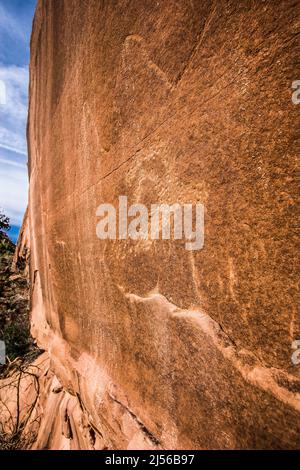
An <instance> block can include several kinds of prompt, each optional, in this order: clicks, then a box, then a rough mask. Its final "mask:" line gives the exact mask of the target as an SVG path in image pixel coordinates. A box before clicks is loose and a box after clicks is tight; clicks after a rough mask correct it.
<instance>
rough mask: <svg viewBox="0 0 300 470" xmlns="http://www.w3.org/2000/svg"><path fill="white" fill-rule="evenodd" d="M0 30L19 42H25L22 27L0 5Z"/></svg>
mask: <svg viewBox="0 0 300 470" xmlns="http://www.w3.org/2000/svg"><path fill="white" fill-rule="evenodd" d="M0 28H1V29H2V31H4V32H5V33H6V34H7V35H9V36H13V37H15V38H17V39H19V40H22V41H25V40H26V33H25V31H24V27H23V26H22V24H20V22H19V21H17V19H16V18H15V17H14V16H12V15H11V14H10V13H9V12H8V11H7V10H6V9H5V8H4V7H3V5H1V3H0Z"/></svg>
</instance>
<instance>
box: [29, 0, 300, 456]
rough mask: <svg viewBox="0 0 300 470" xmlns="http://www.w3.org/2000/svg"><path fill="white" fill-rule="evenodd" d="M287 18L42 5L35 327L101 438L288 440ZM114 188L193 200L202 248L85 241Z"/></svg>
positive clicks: (137, 443) (271, 9) (296, 386)
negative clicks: (201, 222) (199, 208)
mask: <svg viewBox="0 0 300 470" xmlns="http://www.w3.org/2000/svg"><path fill="white" fill-rule="evenodd" d="M299 17H300V4H299V2H298V1H294V0H286V1H285V0H281V1H279V0H266V1H261V0H251V1H250V0H242V1H239V2H237V1H236V0H231V1H230V0H224V1H222V2H219V1H215V2H214V1H208V0H203V1H200V0H199V1H197V0H194V1H187V0H176V1H175V0H170V1H160V2H153V1H152V0H151V1H150V0H149V1H148V0H146V1H138V0H132V1H130V2H127V1H114V2H112V1H99V0H88V1H87V0H86V1H82V0H72V1H69V0H59V1H58V0H44V1H39V2H38V6H37V11H36V16H35V20H34V25H33V35H32V43H31V67H30V69H31V81H30V115H29V125H28V136H29V149H30V204H29V218H30V243H31V278H32V332H33V334H34V336H35V337H36V338H37V340H38V342H39V344H40V345H41V347H42V348H44V349H46V350H47V351H48V354H49V356H50V359H51V368H52V370H53V371H54V373H55V374H56V376H57V377H58V379H59V381H60V383H61V384H62V385H63V387H64V389H66V390H68V391H69V392H70V393H72V394H73V395H74V396H77V400H78V403H81V406H82V407H83V408H84V409H85V410H87V416H88V420H89V426H91V427H92V428H93V429H94V430H96V431H95V432H96V434H97V436H100V437H101V439H102V441H101V444H99V447H98V448H101V446H102V447H103V448H104V447H108V448H129V449H132V448H159V447H162V448H168V449H173V448H174V449H181V448H197V449H211V448H215V449H219V448H226V449H240V448H297V447H299V445H300V399H299V398H300V374H299V367H296V366H293V364H292V363H291V343H292V341H293V340H295V339H297V338H299V337H300V321H299V316H298V315H297V312H296V305H297V297H296V296H297V295H298V290H297V287H298V273H297V264H296V260H295V258H294V253H295V251H296V241H297V238H296V226H297V224H296V219H295V217H296V205H295V203H296V197H297V190H298V186H297V184H296V179H295V175H296V173H295V167H296V156H297V154H298V152H299V131H298V127H299V109H297V107H296V106H295V105H293V103H292V101H291V88H290V86H291V82H292V81H293V80H295V79H297V78H299V77H298V75H299V54H300V42H299V29H300V23H299ZM119 195H127V196H128V198H129V203H130V204H131V203H134V202H141V203H144V204H146V205H147V206H148V205H150V204H151V203H163V202H165V203H168V204H172V203H174V202H179V203H185V202H193V203H196V202H201V203H203V204H204V205H205V245H204V249H203V250H200V251H194V252H188V251H186V250H185V249H184V243H182V242H180V241H160V240H158V241H153V242H151V241H136V242H134V241H131V240H126V241H101V240H99V239H97V237H96V224H97V222H98V219H97V217H96V208H97V206H98V205H99V204H101V203H103V202H106V203H112V204H114V205H116V206H117V204H118V196H119ZM72 406H73V404H72ZM74 406H76V405H75V401H74ZM51 410H52V412H53V413H55V411H54V408H51ZM45 432H46V431H45ZM47 432H49V433H55V432H57V430H53V429H52V430H50V428H49V429H48V431H47ZM45 439H46V437H45ZM57 442H58V441H57ZM79 442H80V446H81V447H84V446H85V444H83V442H85V441H84V439H82V440H80V439H78V443H79ZM43 445H44V444H43ZM53 446H54V447H55V445H54V444H53ZM57 446H58V447H59V444H57Z"/></svg>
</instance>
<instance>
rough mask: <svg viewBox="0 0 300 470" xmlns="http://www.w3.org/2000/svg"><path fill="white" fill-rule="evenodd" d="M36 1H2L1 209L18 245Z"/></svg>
mask: <svg viewBox="0 0 300 470" xmlns="http://www.w3.org/2000/svg"><path fill="white" fill-rule="evenodd" d="M35 5H36V0H0V207H1V208H2V209H3V210H4V212H5V213H6V214H7V215H8V216H9V217H10V220H11V224H12V230H11V232H10V236H11V238H12V239H13V240H14V241H15V239H16V237H17V234H18V229H19V226H20V224H21V222H22V218H23V214H24V211H25V208H26V205H27V185H28V182H27V143H26V121H27V103H28V74H29V73H28V64H29V43H30V34H31V26H32V19H33V15H34V10H35Z"/></svg>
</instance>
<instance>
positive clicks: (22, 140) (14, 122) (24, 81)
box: [0, 66, 28, 155]
mask: <svg viewBox="0 0 300 470" xmlns="http://www.w3.org/2000/svg"><path fill="white" fill-rule="evenodd" d="M0 80H1V81H2V82H3V83H4V84H5V89H6V103H5V104H3V105H1V106H0V121H1V124H0V147H4V148H8V149H13V150H14V151H16V152H19V153H22V154H25V155H26V151H27V145H26V137H25V136H26V121H27V94H28V69H27V67H17V66H0Z"/></svg>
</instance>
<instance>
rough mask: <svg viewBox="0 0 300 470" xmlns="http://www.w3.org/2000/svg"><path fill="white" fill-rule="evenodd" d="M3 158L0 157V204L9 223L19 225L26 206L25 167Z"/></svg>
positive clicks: (26, 180) (26, 178) (26, 184)
mask: <svg viewBox="0 0 300 470" xmlns="http://www.w3.org/2000/svg"><path fill="white" fill-rule="evenodd" d="M5 160H6V159H5V158H0V206H1V207H2V208H3V210H4V213H5V214H6V215H7V216H8V217H9V218H10V222H11V224H13V225H20V224H21V223H22V219H23V214H24V211H25V209H26V206H27V197H28V177H27V168H26V166H24V165H21V164H18V163H15V162H13V161H12V162H11V161H5Z"/></svg>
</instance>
